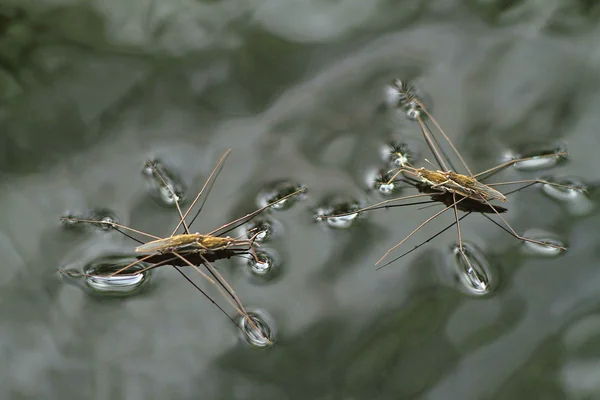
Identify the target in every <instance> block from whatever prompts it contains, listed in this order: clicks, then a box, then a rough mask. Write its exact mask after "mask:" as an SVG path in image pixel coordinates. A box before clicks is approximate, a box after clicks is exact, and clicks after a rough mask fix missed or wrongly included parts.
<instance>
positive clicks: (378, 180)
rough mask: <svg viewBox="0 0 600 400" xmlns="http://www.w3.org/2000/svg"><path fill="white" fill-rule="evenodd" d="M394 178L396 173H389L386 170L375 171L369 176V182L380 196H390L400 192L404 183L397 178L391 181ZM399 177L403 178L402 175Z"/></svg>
mask: <svg viewBox="0 0 600 400" xmlns="http://www.w3.org/2000/svg"><path fill="white" fill-rule="evenodd" d="M393 176H394V171H391V172H388V171H384V170H375V171H373V172H372V173H370V174H368V176H367V182H368V185H369V187H370V188H371V189H372V190H377V191H378V192H379V193H380V194H382V195H384V196H389V195H392V194H394V193H397V192H398V191H399V190H400V186H401V182H402V180H401V179H398V178H397V177H394V179H393V180H390V179H391V178H392V177H393ZM398 176H400V177H402V175H398Z"/></svg>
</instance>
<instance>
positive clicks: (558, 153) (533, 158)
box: [504, 147, 567, 171]
mask: <svg viewBox="0 0 600 400" xmlns="http://www.w3.org/2000/svg"><path fill="white" fill-rule="evenodd" d="M522 158H524V159H526V160H523V161H518V162H516V163H514V164H513V167H514V168H515V169H517V170H520V171H535V170H541V169H548V168H551V167H553V166H555V165H557V164H559V163H561V162H563V161H564V160H566V159H567V152H566V150H565V148H564V147H555V148H551V149H546V150H534V151H527V150H524V151H514V152H508V153H507V154H505V156H504V159H505V160H506V161H510V160H517V159H522Z"/></svg>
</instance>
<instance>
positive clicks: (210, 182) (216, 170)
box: [171, 149, 231, 236]
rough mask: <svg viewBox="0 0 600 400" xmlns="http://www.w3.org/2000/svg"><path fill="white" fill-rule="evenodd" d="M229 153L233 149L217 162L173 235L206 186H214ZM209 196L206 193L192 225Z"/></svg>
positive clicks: (228, 151) (175, 231)
mask: <svg viewBox="0 0 600 400" xmlns="http://www.w3.org/2000/svg"><path fill="white" fill-rule="evenodd" d="M229 153H231V149H229V150H227V151H226V152H225V154H223V156H221V159H220V160H219V162H218V163H217V165H216V166H215V168H214V169H213V170H212V172H211V173H210V175H209V176H208V178H207V179H206V182H204V186H202V189H200V191H199V192H198V194H197V195H196V198H194V201H192V204H190V206H189V207H188V209H187V210H186V212H185V214H184V215H183V219H182V221H179V223H178V224H177V226H176V227H175V230H174V231H173V233H172V234H171V236H173V235H174V234H175V233H177V230H178V229H179V227H180V226H181V224H182V223H183V221H185V218H187V216H188V214H189V213H190V211H192V207H194V205H196V203H197V202H198V200H199V199H200V196H202V193H204V191H205V190H206V188H207V187H209V185H210V188H212V185H213V184H214V183H215V180H216V176H217V175H218V173H219V172H220V168H221V167H222V166H223V164H224V163H225V160H226V159H227V156H229ZM213 177H214V179H213ZM210 188H209V189H208V191H210ZM207 198H208V192H207V194H206V197H205V198H204V201H203V202H202V205H201V206H200V209H199V210H198V213H196V216H195V217H194V218H193V219H192V221H191V222H190V225H191V224H193V223H194V220H195V219H196V217H197V216H198V214H200V211H202V208H203V207H204V203H205V202H206V199H207Z"/></svg>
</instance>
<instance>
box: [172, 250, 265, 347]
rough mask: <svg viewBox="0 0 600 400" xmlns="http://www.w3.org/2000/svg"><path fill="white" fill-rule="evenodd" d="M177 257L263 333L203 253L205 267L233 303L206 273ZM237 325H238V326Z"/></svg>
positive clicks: (253, 326) (254, 327)
mask: <svg viewBox="0 0 600 400" xmlns="http://www.w3.org/2000/svg"><path fill="white" fill-rule="evenodd" d="M174 254H175V255H176V256H177V257H179V258H181V259H182V260H183V261H184V262H185V263H186V264H188V265H189V266H190V267H192V268H194V269H195V270H196V271H198V272H199V273H200V274H201V275H202V276H204V277H205V278H206V279H207V280H208V281H209V282H211V283H212V284H213V285H215V286H216V287H217V289H218V290H219V291H220V292H221V294H222V295H223V297H225V298H226V300H227V301H228V302H229V304H231V306H233V308H234V309H235V310H236V312H238V313H239V314H240V315H242V316H243V317H244V318H245V319H246V320H247V321H248V322H249V323H250V325H251V326H252V328H253V329H255V330H256V331H257V332H261V334H262V331H261V330H260V329H259V328H258V326H256V323H255V322H254V321H253V320H252V318H250V315H248V312H247V311H246V309H245V308H244V306H243V305H242V302H241V301H240V299H239V298H238V297H237V295H236V294H235V292H234V291H233V289H232V288H231V286H229V284H228V283H227V282H226V281H225V280H224V279H223V278H222V277H221V275H220V274H219V272H218V271H217V270H216V268H215V267H214V266H213V265H212V264H211V263H210V261H208V260H207V259H206V258H205V257H204V256H203V255H202V254H201V253H200V254H199V255H200V257H201V258H202V259H203V262H204V266H205V267H206V269H208V270H209V272H210V273H211V275H213V276H214V277H215V278H216V279H217V281H219V283H220V284H221V285H223V287H225V289H226V291H227V293H228V294H229V295H230V296H231V298H233V301H232V300H231V299H230V298H229V297H227V296H226V295H225V293H224V292H225V291H224V290H223V288H222V287H221V286H220V285H217V284H216V282H215V281H214V280H212V279H211V278H210V277H209V276H208V275H206V274H205V273H204V272H202V271H201V270H200V268H198V267H197V266H196V265H194V264H192V263H191V262H189V261H188V260H186V259H185V258H184V257H182V256H180V255H179V254H178V253H174ZM236 325H237V324H236ZM263 338H264V339H265V340H267V341H268V342H269V343H270V344H272V342H271V341H270V340H269V338H267V337H266V336H264V335H263Z"/></svg>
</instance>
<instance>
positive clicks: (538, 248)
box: [522, 229, 567, 257]
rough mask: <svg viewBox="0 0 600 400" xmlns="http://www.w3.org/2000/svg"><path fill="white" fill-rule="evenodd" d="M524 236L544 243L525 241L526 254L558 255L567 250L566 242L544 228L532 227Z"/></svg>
mask: <svg viewBox="0 0 600 400" xmlns="http://www.w3.org/2000/svg"><path fill="white" fill-rule="evenodd" d="M522 236H523V237H525V238H527V239H533V240H536V241H538V242H542V243H532V242H528V241H523V249H524V251H525V253H526V254H533V255H539V256H544V257H556V256H559V255H560V254H562V253H563V252H565V251H566V247H567V246H566V245H565V243H564V242H563V241H562V240H560V239H558V238H557V237H556V236H555V235H553V234H551V233H549V232H546V231H544V230H542V229H530V230H528V231H526V232H525V233H524V234H523V235H522Z"/></svg>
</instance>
